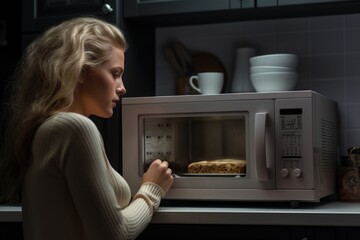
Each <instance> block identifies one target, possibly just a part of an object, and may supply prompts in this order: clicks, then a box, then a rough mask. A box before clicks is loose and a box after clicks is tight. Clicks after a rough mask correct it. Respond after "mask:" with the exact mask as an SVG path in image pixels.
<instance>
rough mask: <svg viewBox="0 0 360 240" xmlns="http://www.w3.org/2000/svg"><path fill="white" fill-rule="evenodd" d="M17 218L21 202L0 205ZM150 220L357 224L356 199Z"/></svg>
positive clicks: (224, 208) (198, 207) (230, 207)
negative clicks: (354, 201) (350, 201)
mask: <svg viewBox="0 0 360 240" xmlns="http://www.w3.org/2000/svg"><path fill="white" fill-rule="evenodd" d="M187 205H188V204H187ZM21 221H22V211H21V206H5V205H3V206H0V222H21ZM152 223H161V224H231V225H233V224H243V225H294V226H295V225H298V226H347V227H350V226H353V227H360V203H346V202H337V201H333V202H325V203H311V204H309V203H306V204H303V203H300V205H299V207H297V208H293V207H291V206H290V204H289V203H288V204H276V203H266V204H264V203H237V204H222V205H218V204H217V205H216V206H212V205H211V204H209V203H207V204H199V203H198V204H193V205H192V206H189V205H188V206H185V205H184V206H161V207H160V208H159V209H158V211H157V212H156V213H155V214H154V217H153V219H152Z"/></svg>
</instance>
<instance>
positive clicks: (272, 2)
mask: <svg viewBox="0 0 360 240" xmlns="http://www.w3.org/2000/svg"><path fill="white" fill-rule="evenodd" d="M277 5H278V0H257V5H256V6H257V7H273V6H277Z"/></svg>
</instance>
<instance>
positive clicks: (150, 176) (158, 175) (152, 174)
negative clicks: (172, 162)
mask: <svg viewBox="0 0 360 240" xmlns="http://www.w3.org/2000/svg"><path fill="white" fill-rule="evenodd" d="M173 181H174V179H173V176H172V171H171V169H170V168H169V163H168V162H167V161H163V162H162V161H161V160H160V159H156V160H155V161H153V162H152V163H151V164H150V167H149V169H148V170H147V172H146V173H145V174H144V177H143V183H145V182H152V183H155V184H157V185H159V186H160V187H162V189H163V190H164V191H165V193H166V192H167V191H168V190H169V188H170V187H171V185H172V183H173Z"/></svg>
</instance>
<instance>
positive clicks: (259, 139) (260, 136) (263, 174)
mask: <svg viewBox="0 0 360 240" xmlns="http://www.w3.org/2000/svg"><path fill="white" fill-rule="evenodd" d="M267 122H268V114H267V113H255V159H256V172H257V178H258V179H259V180H260V181H266V180H269V171H268V168H267V166H268V164H267V159H266V126H267Z"/></svg>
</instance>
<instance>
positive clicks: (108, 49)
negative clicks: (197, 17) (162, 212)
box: [1, 18, 173, 240]
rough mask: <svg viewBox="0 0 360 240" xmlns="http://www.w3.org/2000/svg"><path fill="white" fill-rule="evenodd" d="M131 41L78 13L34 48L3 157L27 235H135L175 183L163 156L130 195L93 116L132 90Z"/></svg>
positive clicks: (22, 72) (8, 198)
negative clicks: (126, 75) (127, 63)
mask: <svg viewBox="0 0 360 240" xmlns="http://www.w3.org/2000/svg"><path fill="white" fill-rule="evenodd" d="M126 47H127V44H126V41H125V38H124V36H123V34H122V33H121V32H120V30H119V29H118V28H116V27H115V26H113V25H111V24H108V23H106V22H103V21H101V20H98V19H94V18H76V19H72V20H68V21H65V22H63V23H62V24H60V25H58V26H55V27H53V28H51V29H49V30H48V31H46V32H45V33H44V34H43V35H42V36H40V37H39V38H38V39H37V40H35V41H34V42H33V43H31V45H30V46H29V47H28V48H27V51H26V53H25V55H24V57H23V60H22V62H21V65H20V68H19V75H18V79H19V82H18V83H16V89H15V95H14V99H13V100H12V104H13V108H12V111H11V118H10V119H9V125H8V126H7V128H6V135H5V136H6V139H7V140H6V141H3V143H2V145H3V148H2V163H1V164H2V165H1V176H2V178H3V179H1V180H2V181H1V183H2V185H1V189H2V200H3V202H17V201H21V203H22V206H23V221H24V222H23V224H24V237H25V239H37V240H38V239H40V240H41V239H67V240H69V239H77V240H79V239H127V238H130V239H133V238H135V237H136V236H138V235H139V234H140V233H141V231H142V230H143V229H144V228H145V227H146V226H147V224H148V223H149V221H150V219H151V217H152V214H153V213H154V211H155V210H156V209H157V207H158V206H159V204H160V199H161V197H162V196H164V195H165V193H166V192H167V191H168V189H169V188H170V186H171V184H172V182H173V178H172V175H171V169H169V168H168V163H167V162H166V161H164V162H162V161H160V160H159V159H158V160H155V161H154V162H153V163H152V164H151V166H150V167H149V170H148V171H147V172H146V173H145V174H144V177H143V184H142V185H141V187H140V189H139V191H138V192H137V193H136V194H135V196H134V198H133V199H132V201H131V202H130V197H131V193H130V189H129V186H128V185H127V183H126V182H125V180H124V179H123V178H122V177H121V176H120V175H119V174H118V173H117V172H116V171H115V170H114V169H113V168H112V167H111V166H110V164H109V162H108V160H107V157H106V154H105V150H104V146H103V143H102V139H101V135H100V133H99V131H98V130H97V128H96V127H95V125H94V124H93V122H92V121H91V120H90V119H89V118H88V116H90V115H95V116H98V117H103V118H109V117H111V116H112V114H113V108H114V107H115V106H116V105H117V104H118V101H119V96H121V95H123V94H125V92H126V90H125V86H124V84H123V81H122V75H123V72H124V51H125V49H126ZM125 141H126V139H125ZM134 161H136V159H134ZM4 189H5V190H6V192H5V193H4V192H3V190H4ZM20 193H21V194H20ZM20 197H21V198H20Z"/></svg>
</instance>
